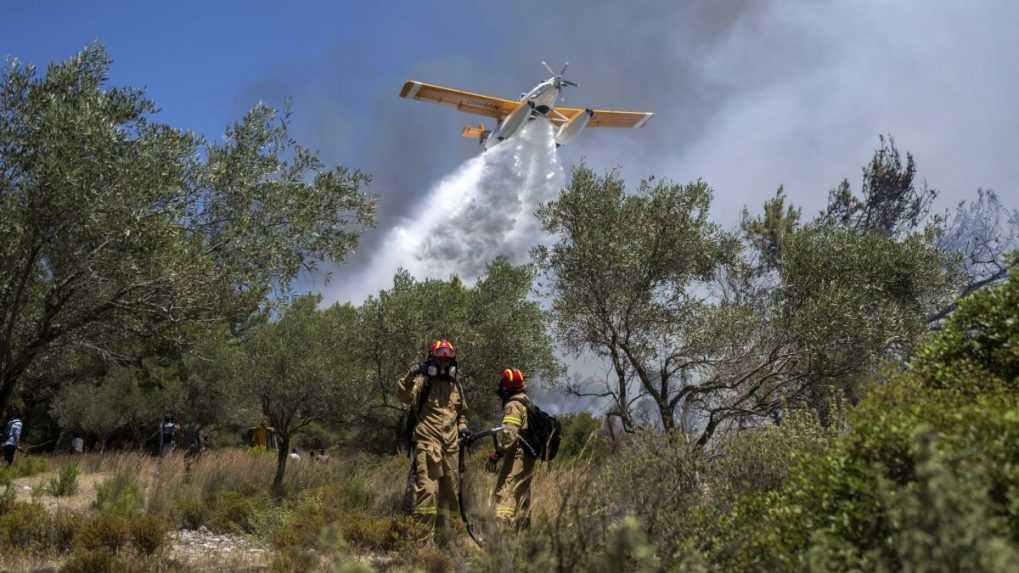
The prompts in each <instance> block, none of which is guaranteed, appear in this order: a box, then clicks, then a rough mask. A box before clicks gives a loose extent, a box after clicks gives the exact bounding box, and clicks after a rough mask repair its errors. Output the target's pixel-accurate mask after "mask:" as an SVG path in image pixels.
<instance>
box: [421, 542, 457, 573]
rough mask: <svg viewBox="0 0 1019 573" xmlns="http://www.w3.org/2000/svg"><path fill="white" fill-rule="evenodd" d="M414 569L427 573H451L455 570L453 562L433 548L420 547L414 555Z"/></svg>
mask: <svg viewBox="0 0 1019 573" xmlns="http://www.w3.org/2000/svg"><path fill="white" fill-rule="evenodd" d="M414 567H415V569H416V570H421V571H426V572H427V573H451V572H452V571H455V570H456V566H455V565H454V563H453V560H452V559H450V557H449V556H448V555H446V554H445V553H443V552H442V551H439V550H438V549H436V548H434V547H422V548H420V549H418V550H417V551H416V552H415V553H414Z"/></svg>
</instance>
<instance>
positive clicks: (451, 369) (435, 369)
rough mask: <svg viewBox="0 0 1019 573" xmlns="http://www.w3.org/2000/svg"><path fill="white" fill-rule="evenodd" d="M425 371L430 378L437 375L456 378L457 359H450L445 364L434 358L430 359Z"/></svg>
mask: <svg viewBox="0 0 1019 573" xmlns="http://www.w3.org/2000/svg"><path fill="white" fill-rule="evenodd" d="M425 373H426V374H428V377H429V378H434V377H436V376H442V377H443V378H456V361H455V360H450V361H449V363H448V364H446V365H445V366H443V365H441V364H438V363H436V361H434V360H429V361H428V363H427V366H426V367H425Z"/></svg>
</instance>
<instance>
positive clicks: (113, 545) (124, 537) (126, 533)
mask: <svg viewBox="0 0 1019 573" xmlns="http://www.w3.org/2000/svg"><path fill="white" fill-rule="evenodd" d="M130 541H131V520H130V519H129V518H128V517H127V516H126V515H121V514H116V513H100V514H98V515H95V516H94V517H92V518H91V519H89V520H88V521H86V522H85V523H84V524H82V526H81V529H79V530H78V533H77V534H76V535H75V536H74V547H75V549H76V550H83V551H90V552H91V551H96V550H100V549H106V550H109V551H112V552H117V551H118V550H120V549H121V548H124V547H127V545H128V543H130Z"/></svg>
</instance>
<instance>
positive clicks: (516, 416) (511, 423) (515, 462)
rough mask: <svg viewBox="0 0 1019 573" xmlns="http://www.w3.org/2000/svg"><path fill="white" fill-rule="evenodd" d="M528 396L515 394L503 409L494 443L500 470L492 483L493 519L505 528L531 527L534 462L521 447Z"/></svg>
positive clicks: (525, 423)
mask: <svg viewBox="0 0 1019 573" xmlns="http://www.w3.org/2000/svg"><path fill="white" fill-rule="evenodd" d="M529 402H530V400H529V399H528V398H527V394H524V393H523V392H520V393H518V394H514V395H513V396H511V397H510V398H509V400H507V401H506V403H505V405H504V406H503V418H502V427H503V429H502V431H501V432H499V434H498V436H497V439H496V442H497V444H498V449H499V452H500V453H501V454H502V460H503V461H502V468H501V469H500V470H499V476H498V479H497V481H496V484H495V496H494V497H495V499H494V501H495V518H496V519H497V520H498V521H499V522H500V523H503V524H504V525H509V526H514V527H518V528H519V527H527V526H528V525H529V524H530V510H531V478H532V477H533V476H534V463H535V461H536V460H535V459H534V458H533V457H531V456H530V455H529V454H528V453H527V451H526V449H525V448H524V447H523V446H522V445H521V444H520V440H521V436H520V433H521V432H522V431H524V430H526V429H527V404H528V403H529Z"/></svg>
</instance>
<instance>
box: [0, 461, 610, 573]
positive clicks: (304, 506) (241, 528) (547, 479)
mask: <svg viewBox="0 0 1019 573" xmlns="http://www.w3.org/2000/svg"><path fill="white" fill-rule="evenodd" d="M486 454H487V451H486V450H485V449H484V448H480V449H479V450H478V451H475V452H473V453H472V454H471V456H470V457H469V459H468V462H467V463H468V470H467V482H466V484H465V485H466V486H467V499H468V501H469V507H470V508H471V515H472V521H473V522H474V523H475V524H476V526H477V527H478V529H479V530H481V532H482V534H484V535H486V536H489V535H494V534H495V533H496V532H495V530H494V528H493V527H492V525H493V523H494V519H493V515H492V510H491V494H492V489H493V487H494V485H495V476H494V475H493V474H488V473H486V472H485V471H484V461H485V455H486ZM46 461H47V462H48V465H49V468H50V469H51V471H50V472H47V473H45V474H40V475H37V476H34V477H32V478H22V479H21V480H19V481H18V483H19V485H21V487H22V488H27V489H22V490H20V491H19V496H18V497H19V500H20V499H21V498H22V497H23V496H30V493H31V491H30V490H31V487H32V486H34V485H38V484H41V483H46V481H47V480H48V479H49V478H50V477H52V475H54V474H55V473H56V472H58V471H59V469H60V468H61V467H63V466H65V465H68V464H76V465H77V466H78V468H79V469H80V472H81V473H80V476H79V478H78V480H79V485H80V488H79V491H78V493H77V494H76V495H75V496H70V497H62V498H53V497H51V496H42V497H41V498H37V499H36V500H35V501H36V502H38V503H39V504H40V505H38V506H37V507H40V508H44V509H46V510H48V513H53V512H56V511H58V510H59V511H64V512H66V511H67V510H68V509H73V510H74V511H75V512H76V515H79V516H81V517H80V518H79V519H80V521H81V523H82V524H85V523H88V522H89V519H90V518H89V517H88V516H90V515H95V514H96V512H97V510H96V509H95V508H94V507H93V503H94V501H95V499H96V490H97V487H98V486H99V485H101V484H103V483H109V482H110V481H111V480H112V478H113V477H114V476H123V475H129V476H132V477H133V478H135V479H137V482H138V483H139V485H140V486H141V490H142V492H143V496H144V500H145V504H144V510H143V514H142V515H141V516H140V518H146V519H148V518H151V519H157V520H159V522H161V523H164V524H166V527H169V528H171V529H172V528H182V527H183V528H189V529H197V528H198V527H199V526H203V525H204V526H206V527H208V528H209V529H211V530H212V531H214V532H219V533H220V534H227V533H229V534H234V535H237V534H240V535H245V536H248V538H250V539H252V540H253V541H254V542H255V543H258V544H260V546H261V547H267V546H268V545H269V544H270V543H271V544H272V545H273V546H275V547H276V548H277V550H276V553H275V554H274V553H271V552H270V553H268V554H264V555H258V556H244V555H232V556H230V560H229V562H227V561H225V560H224V559H225V556H224V557H223V558H222V559H219V558H209V556H208V555H205V556H201V555H199V556H198V557H197V558H195V556H194V555H186V554H185V553H182V552H180V551H178V549H177V548H175V547H173V546H172V544H171V546H170V547H168V548H167V550H163V549H160V550H159V553H160V554H161V555H162V558H163V559H164V560H165V561H166V563H164V564H161V565H159V566H158V567H157V566H156V561H157V560H155V559H154V558H152V557H145V556H144V555H139V560H140V561H139V563H140V562H141V561H145V564H142V565H139V567H141V569H140V570H156V569H158V570H166V571H169V570H181V571H183V570H188V571H192V570H193V571H214V570H259V569H260V568H264V567H268V566H269V565H271V564H272V563H271V562H274V563H275V565H276V566H277V567H279V568H280V569H281V570H297V569H299V567H298V565H299V564H301V563H303V564H307V563H310V562H315V563H320V564H323V563H324V564H328V563H331V562H332V560H333V559H334V558H337V557H334V553H335V555H338V556H341V557H339V558H341V559H345V558H344V557H342V556H347V557H348V558H353V559H355V560H357V559H360V560H362V562H370V563H372V564H373V565H374V566H375V567H376V568H378V569H379V570H385V571H392V570H400V569H401V568H407V567H414V566H417V567H419V568H424V569H426V570H450V567H452V565H451V563H452V562H451V561H450V560H449V559H448V557H449V556H452V557H453V558H454V559H453V561H456V562H463V563H466V562H468V561H467V559H468V557H469V555H468V554H467V553H465V551H467V550H466V549H465V547H466V543H465V540H466V534H465V532H464V531H463V529H462V527H459V526H457V530H458V536H459V537H458V538H457V541H456V543H455V544H454V546H451V547H449V548H447V549H446V550H445V551H446V552H447V558H441V559H440V558H438V557H436V556H435V555H436V554H435V552H434V551H433V552H431V553H429V552H428V551H419V550H418V548H416V547H415V545H414V542H413V540H414V539H417V538H419V537H420V535H419V534H420V533H421V532H420V531H417V530H416V529H415V527H417V525H416V524H415V523H414V522H413V520H410V519H409V518H406V517H404V516H405V515H406V513H405V510H404V507H403V501H404V493H405V486H406V484H407V473H408V469H409V463H410V461H409V460H408V459H407V458H406V457H375V456H368V455H359V454H354V455H350V456H348V457H342V456H333V458H332V459H331V460H330V461H328V462H326V463H312V462H309V461H304V460H302V462H299V463H291V464H288V468H287V477H286V480H285V484H286V490H287V497H286V499H285V500H283V501H282V503H279V502H276V501H274V500H272V498H271V497H270V496H269V488H270V485H271V483H272V479H273V476H274V473H275V469H276V458H275V456H274V455H271V454H252V453H249V452H247V451H244V450H219V451H213V452H208V453H206V454H205V455H203V456H201V457H200V458H198V459H196V460H187V459H185V458H184V457H183V456H182V455H179V454H173V455H169V456H167V457H164V458H156V457H152V456H148V455H144V454H139V453H133V452H111V453H106V454H98V453H91V454H86V455H79V456H67V455H59V456H52V457H49V458H47V460H46ZM591 473H592V468H591V463H590V461H588V460H587V459H586V458H577V459H573V460H564V461H560V462H557V463H556V464H553V465H551V466H550V465H547V464H538V465H537V467H536V473H535V477H534V481H533V496H534V499H535V500H536V503H535V504H534V507H535V519H536V520H539V521H543V522H548V521H551V520H555V519H556V518H557V516H559V515H560V514H561V512H562V506H563V505H564V504H565V503H566V502H567V501H568V500H570V499H571V498H570V494H569V493H567V492H576V491H581V490H583V489H584V488H585V487H587V486H586V485H585V484H587V483H588V482H589V480H590V476H591ZM26 500H27V498H26ZM330 529H332V530H334V531H335V532H336V533H337V534H338V535H339V538H340V539H342V541H340V543H339V545H336V544H332V545H330V544H326V545H323V543H322V539H321V537H322V532H326V531H328V530H330ZM76 533H77V532H76ZM175 538H176V537H175V536H174V537H173V538H172V539H175ZM172 539H171V540H172ZM83 543H84V541H82V542H78V543H77V546H78V547H79V548H80V547H81V546H82V544H83ZM167 543H169V541H168V542H167ZM157 545H158V544H157ZM100 549H102V548H100ZM103 550H105V549H103ZM68 551H69V549H68V550H64V552H62V553H61V552H59V551H58V552H56V553H52V552H51V553H49V554H45V552H43V554H38V555H32V556H31V559H29V558H28V557H29V556H21V557H20V558H19V561H18V562H17V563H15V562H14V561H12V560H11V559H7V560H3V558H2V557H0V569H2V570H26V571H27V570H32V568H33V567H38V566H40V565H41V564H50V565H51V566H52V565H53V564H57V565H59V564H62V563H64V562H67V560H68V559H70V558H72V557H73V559H75V560H76V561H75V563H77V564H78V565H80V566H81V567H84V566H85V565H88V564H90V563H93V561H90V559H92V558H91V557H84V556H83V554H82V552H81V551H80V550H76V551H75V552H73V553H69V552H68ZM88 551H91V552H93V553H94V552H95V551H99V550H98V549H97V550H94V551H93V550H92V549H89V550H88ZM309 551H310V552H311V555H316V556H317V557H315V558H314V559H311V560H310V561H309V558H308V557H307V556H306V554H307V552H309ZM302 555H305V557H302ZM249 557H250V558H249ZM475 557H476V556H475ZM104 559H106V557H104V556H99V555H97V556H95V559H94V562H95V563H99V562H105V561H103V560H104ZM458 560H459V561H458ZM118 563H120V564H121V565H123V564H122V563H121V562H119V561H118ZM284 563H286V564H288V565H287V567H282V566H281V565H283V564H284ZM78 565H75V566H78ZM323 566H324V565H323ZM153 567H155V568H156V569H153ZM295 567H297V569H295ZM224 568H225V569H224ZM263 570H264V569H263Z"/></svg>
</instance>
